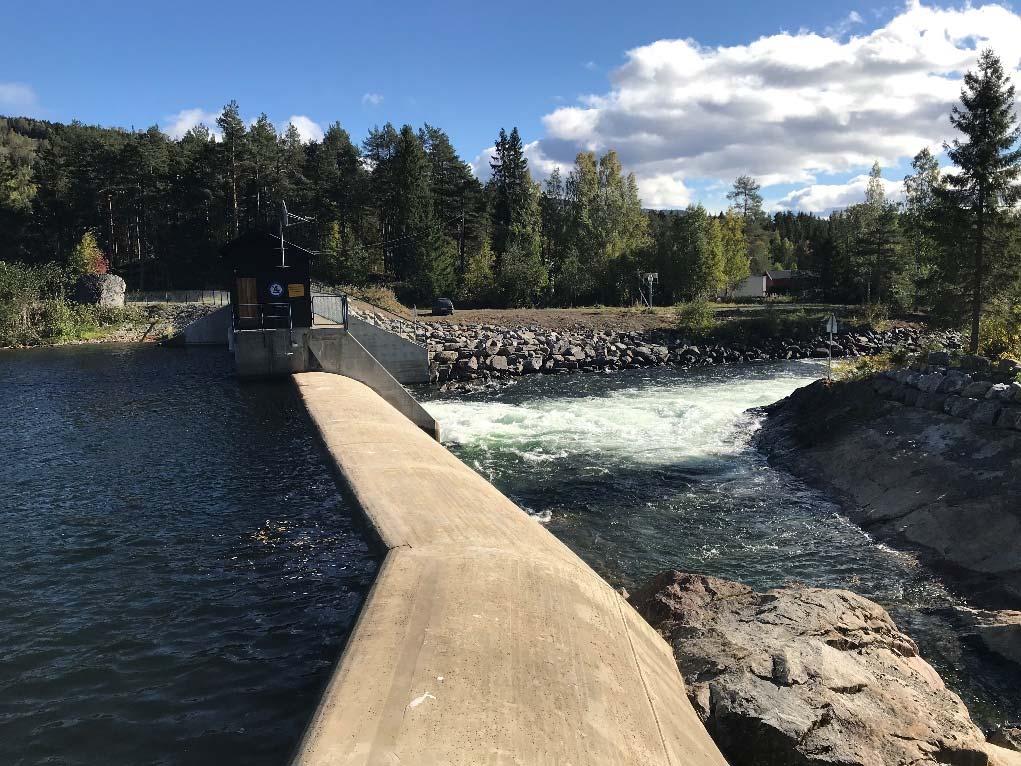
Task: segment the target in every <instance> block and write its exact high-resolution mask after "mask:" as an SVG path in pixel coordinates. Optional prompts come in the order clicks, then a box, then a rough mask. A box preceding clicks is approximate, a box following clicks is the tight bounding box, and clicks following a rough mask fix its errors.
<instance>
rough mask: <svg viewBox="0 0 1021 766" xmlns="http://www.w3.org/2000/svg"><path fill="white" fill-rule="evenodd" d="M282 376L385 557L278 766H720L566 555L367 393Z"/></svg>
mask: <svg viewBox="0 0 1021 766" xmlns="http://www.w3.org/2000/svg"><path fill="white" fill-rule="evenodd" d="M294 380H295V382H296V384H297V386H298V389H299V393H300V395H301V397H302V399H303V401H304V402H305V405H306V406H307V408H308V411H309V414H310V416H311V418H312V421H313V424H314V425H315V427H316V429H317V430H318V432H319V435H320V437H321V439H322V441H323V444H324V445H325V447H326V451H327V454H328V456H329V458H330V460H331V461H332V463H333V464H334V467H335V469H336V470H337V472H338V474H339V475H340V477H341V479H342V480H343V481H344V482H345V483H346V484H347V486H348V488H349V489H350V491H351V493H352V495H353V496H354V497H355V499H356V501H357V502H358V504H359V506H360V508H361V510H362V511H363V512H364V513H365V515H366V517H367V519H368V521H369V522H370V524H371V525H372V528H373V529H374V530H375V532H376V534H377V535H378V536H379V539H380V540H381V541H382V543H383V545H384V547H385V548H386V549H387V555H386V558H385V560H384V562H383V565H382V567H381V570H380V573H379V575H378V577H377V580H376V582H375V584H374V585H373V588H372V591H371V593H370V594H369V597H368V599H367V600H366V603H365V605H364V607H363V609H362V613H361V615H360V616H359V619H358V623H357V625H356V627H355V630H354V632H353V633H352V635H351V638H350V639H349V641H348V644H347V647H346V649H345V651H344V654H343V656H342V657H341V660H340V663H339V665H338V667H337V669H336V671H335V672H334V675H333V678H332V679H331V681H330V683H329V686H328V687H327V689H326V691H325V693H324V695H323V697H322V700H321V702H320V705H319V708H318V710H317V711H316V713H315V715H314V717H313V720H312V722H311V723H310V725H309V727H308V730H307V731H306V733H305V736H304V738H303V740H302V742H301V744H300V747H299V749H298V753H297V755H296V756H295V759H294V763H295V764H300V765H301V766H306V765H308V766H312V765H314V766H325V765H326V764H396V763H401V764H423V765H425V764H454V765H460V764H464V765H465V766H467V765H468V764H577V765H578V766H582V765H588V764H635V765H636V766H637V765H638V764H641V765H642V766H649V765H651V764H663V765H664V766H702V765H703V764H705V765H707V766H708V765H710V764H711V765H712V766H725V761H724V759H723V757H722V756H721V755H720V753H719V751H718V750H717V748H716V746H715V745H714V744H713V742H712V740H711V739H710V738H709V736H708V734H707V733H706V731H705V729H704V728H703V727H702V724H701V723H700V722H699V720H698V717H697V716H696V715H695V712H694V710H693V709H692V707H691V705H690V704H689V702H688V700H687V697H686V695H685V690H684V682H683V680H682V679H681V676H680V673H679V672H678V670H677V666H676V664H675V663H674V659H673V655H672V653H671V650H670V648H669V646H667V644H666V643H665V642H664V641H663V640H662V638H660V636H659V635H658V634H656V632H655V631H654V630H653V629H652V628H651V627H650V626H649V625H648V624H647V623H646V622H645V621H644V620H642V619H641V617H639V616H638V614H637V613H636V612H635V611H634V610H633V609H632V608H631V607H630V605H628V604H627V603H626V602H625V601H624V600H623V599H622V598H621V597H620V596H619V595H618V594H617V593H616V592H615V591H614V590H613V589H612V588H610V587H609V586H608V585H607V584H606V583H605V582H604V581H603V580H602V579H601V578H600V577H599V576H598V575H596V573H595V572H593V571H592V569H590V568H589V567H588V566H587V565H586V564H585V563H584V562H582V561H581V559H579V558H578V557H577V556H576V555H575V554H574V553H573V552H571V551H570V550H569V549H568V548H567V547H566V546H565V545H563V543H561V542H560V541H559V540H557V538H555V537H554V536H553V535H552V534H550V533H549V532H547V531H546V530H545V529H544V528H543V527H542V526H541V525H539V524H538V523H537V522H535V521H534V520H532V519H531V518H529V517H528V516H527V515H526V514H525V513H524V512H522V511H521V510H520V509H519V508H517V507H516V506H515V505H514V504H513V503H512V502H511V501H510V500H508V499H507V498H506V497H504V496H503V495H502V494H501V493H500V492H499V491H498V490H496V488H495V487H493V486H492V485H491V484H489V483H488V482H486V481H485V480H484V479H482V477H480V476H479V475H478V474H476V473H475V472H474V471H472V470H471V469H469V468H468V467H466V466H465V465H464V464H463V463H461V462H460V461H459V460H458V459H457V458H456V457H454V456H453V455H452V454H451V453H450V452H448V451H447V450H446V449H445V448H444V447H443V446H442V445H440V444H439V443H437V442H436V441H435V440H433V439H431V438H429V436H427V435H426V434H425V433H423V432H422V431H421V430H420V429H418V428H416V427H415V426H414V425H413V424H412V423H411V422H410V421H408V420H407V419H406V418H404V417H403V416H402V415H401V414H400V413H398V412H397V411H396V410H395V409H394V408H393V407H391V406H390V405H388V404H387V403H386V402H384V401H383V400H382V399H381V398H380V397H379V396H377V395H376V394H375V393H373V391H372V390H371V389H369V388H368V387H367V386H365V385H363V384H361V383H359V382H357V381H355V380H352V379H350V378H346V377H341V376H338V375H332V374H329V373H302V374H298V375H295V376H294Z"/></svg>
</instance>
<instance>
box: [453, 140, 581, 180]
mask: <svg viewBox="0 0 1021 766" xmlns="http://www.w3.org/2000/svg"><path fill="white" fill-rule="evenodd" d="M522 152H523V153H524V155H525V159H526V160H528V170H529V172H530V173H531V174H532V178H533V179H535V180H536V181H540V182H541V181H544V180H545V179H546V178H548V177H549V176H550V174H551V173H553V170H554V168H557V167H559V168H560V172H561V174H563V175H564V177H565V178H566V176H567V174H568V173H569V172H571V168H572V167H574V157H573V156H572V157H571V161H570V162H561V161H559V160H554V159H552V158H551V157H547V156H546V154H545V153H544V152H543V150H542V142H540V141H532V142H531V143H527V144H525V145H524V146H523V147H522ZM495 153H496V147H495V146H490V147H489V148H487V149H483V150H482V151H481V152H479V153H478V154H477V155H475V159H473V160H472V161H471V162H470V163H468V164H469V166H470V167H471V169H472V172H473V173H474V174H475V177H476V178H478V179H479V180H480V181H487V180H489V176H490V175H491V174H492V168H491V167H490V166H489V163H490V162H491V161H492V159H493V154H495Z"/></svg>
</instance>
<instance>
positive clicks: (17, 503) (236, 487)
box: [0, 344, 377, 766]
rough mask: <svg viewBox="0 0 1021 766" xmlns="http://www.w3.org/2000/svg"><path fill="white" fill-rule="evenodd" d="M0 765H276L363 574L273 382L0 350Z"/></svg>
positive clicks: (85, 355)
mask: <svg viewBox="0 0 1021 766" xmlns="http://www.w3.org/2000/svg"><path fill="white" fill-rule="evenodd" d="M0 392H2V401H3V403H4V418H3V419H2V420H0V487H2V489H3V492H2V496H0V521H2V524H3V534H4V554H3V556H0V763H3V764H26V766H27V765H28V764H33V765H34V764H42V763H53V764H60V765H61V766H65V765H69V764H89V765H90V766H94V765H95V764H104V766H114V765H119V764H124V765H125V766H127V765H128V764H132V765H133V764H142V763H145V764H175V765H176V764H182V765H183V764H189V765H191V764H202V765H205V764H209V765H210V766H212V765H213V764H226V763H237V764H246V765H248V764H266V765H267V766H269V765H271V764H272V766H280V764H283V763H286V762H287V760H288V757H289V755H290V753H291V751H292V750H293V748H294V747H295V745H296V743H297V739H298V737H299V736H300V734H301V731H302V729H303V727H304V726H305V724H306V722H307V721H308V718H309V716H310V715H311V713H312V711H313V709H314V708H315V705H316V703H317V702H318V695H319V691H320V689H321V687H322V686H323V685H324V684H325V682H326V680H327V678H328V677H329V673H330V669H331V667H332V665H333V663H334V661H335V659H336V656H337V654H338V652H339V650H340V648H341V646H342V645H343V642H344V640H345V639H346V637H347V634H348V632H349V630H350V628H351V625H352V623H353V620H354V618H355V616H356V613H357V610H358V608H359V606H360V604H361V602H362V599H363V598H364V595H365V593H366V591H367V589H368V587H369V585H370V584H371V582H372V579H373V577H374V574H375V570H376V566H377V559H376V557H375V555H374V554H373V553H371V552H370V551H369V549H368V548H367V546H366V543H365V541H364V539H363V538H362V536H361V534H360V533H359V532H358V531H357V529H355V528H353V527H352V522H351V513H350V510H349V509H348V508H347V507H346V506H345V504H344V501H343V500H342V499H341V497H340V496H339V495H338V492H337V488H336V485H335V483H334V481H333V478H332V476H331V474H330V473H329V472H328V470H327V469H326V468H325V465H324V463H323V460H322V458H321V457H320V454H319V451H318V445H317V443H316V441H315V438H314V436H313V434H312V431H311V426H310V424H308V423H307V417H306V416H305V414H304V412H303V410H302V408H301V405H300V403H299V402H298V401H297V399H296V397H295V394H294V391H293V388H292V387H291V386H290V384H289V383H287V382H284V383H282V384H279V385H267V384H245V385H239V383H238V381H237V380H236V378H235V377H234V374H233V364H232V361H231V358H230V357H229V356H228V355H227V354H226V353H225V352H224V351H223V350H222V349H218V350H206V349H188V350H185V349H173V350H171V349H161V348H153V347H152V346H137V345H109V344H107V345H100V346H77V347H64V348H57V349H39V350H29V351H16V352H0Z"/></svg>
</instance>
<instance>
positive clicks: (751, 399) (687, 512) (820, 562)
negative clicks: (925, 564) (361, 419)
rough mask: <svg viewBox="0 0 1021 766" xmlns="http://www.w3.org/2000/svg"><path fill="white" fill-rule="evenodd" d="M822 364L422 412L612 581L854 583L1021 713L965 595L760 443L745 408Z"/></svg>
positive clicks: (945, 660) (562, 382) (550, 389)
mask: <svg viewBox="0 0 1021 766" xmlns="http://www.w3.org/2000/svg"><path fill="white" fill-rule="evenodd" d="M824 373H825V366H824V365H821V364H819V363H816V362H810V361H803V362H787V363H772V364H764V365H745V366H728V367H716V368H711V369H705V370H699V371H692V372H684V371H678V370H673V369H657V370H645V371H628V372H624V373H618V374H612V375H597V374H584V375H570V376H533V377H529V378H524V379H522V380H520V381H519V382H518V383H516V384H515V385H512V386H508V387H505V388H500V389H494V390H487V391H483V392H477V393H471V394H465V395H460V396H456V397H455V396H449V395H438V394H437V395H433V398H432V399H431V401H427V402H426V407H427V409H428V410H429V411H430V413H432V414H433V415H434V416H435V417H436V418H437V419H438V420H439V422H440V425H441V428H442V431H443V435H444V439H445V440H446V441H447V443H448V446H449V447H450V448H451V449H452V450H454V452H455V453H456V454H458V455H459V456H460V457H461V459H462V460H464V461H465V462H466V463H468V464H469V465H470V466H472V467H473V468H475V469H476V470H477V471H478V472H479V473H481V474H482V475H483V476H485V477H487V478H488V479H489V480H490V481H492V482H493V483H494V484H496V485H497V486H498V487H500V488H501V489H502V490H503V491H504V492H505V493H507V494H508V495H509V496H510V497H511V498H513V499H514V500H515V501H516V502H517V503H518V504H519V505H520V506H521V507H522V508H524V509H525V510H526V511H528V512H529V513H530V514H532V515H533V516H535V517H536V519H537V520H538V521H540V522H541V523H545V524H546V525H547V526H548V528H549V529H550V531H552V532H553V533H554V534H556V535H557V536H558V537H560V538H561V539H563V540H564V541H565V542H566V543H567V544H568V545H570V546H571V547H572V548H573V549H574V550H575V551H577V552H578V554H579V555H580V556H582V558H584V559H585V560H586V561H588V563H589V564H590V565H592V566H593V568H595V569H596V571H598V572H599V573H600V574H602V575H603V576H604V577H606V578H607V579H608V580H609V581H610V582H612V583H619V584H622V585H625V586H627V587H633V586H635V585H637V584H639V583H641V582H643V581H644V580H645V579H646V578H648V577H649V576H651V575H652V574H655V573H657V572H659V571H662V570H664V569H667V568H677V569H683V570H687V571H696V572H703V573H706V574H712V575H717V576H721V577H727V578H730V579H735V580H740V581H742V582H745V583H748V584H749V585H752V586H753V587H757V588H768V587H775V586H777V585H782V584H784V583H788V582H793V581H799V582H805V583H809V584H812V585H817V586H822V587H841V588H850V589H851V590H854V591H856V592H858V593H861V594H863V595H865V596H867V597H869V598H872V599H875V600H876V601H878V602H880V603H881V604H883V605H884V606H886V607H887V608H888V609H889V610H890V611H891V613H892V614H893V616H894V618H895V619H896V620H897V621H898V623H899V624H900V625H901V627H902V628H903V629H905V630H906V631H907V632H909V633H911V634H912V635H913V637H914V638H915V639H916V641H918V642H919V644H920V646H921V648H922V650H923V654H924V655H925V656H926V657H927V658H928V659H929V660H930V661H931V662H933V664H934V665H936V666H937V668H938V669H939V670H940V672H941V674H943V676H944V678H945V679H946V680H947V682H948V683H949V684H950V685H951V686H953V687H954V688H955V689H956V690H958V691H959V692H960V693H961V694H962V696H963V697H964V698H965V700H966V701H967V702H968V703H969V705H970V706H971V709H972V713H973V715H975V716H976V718H977V719H979V720H981V721H983V722H986V723H993V722H999V721H1002V720H1004V719H1010V718H1015V719H1016V718H1017V717H1018V716H1019V714H1021V699H1019V698H1018V693H1017V691H1016V689H1017V688H1018V686H1017V683H1018V681H1019V680H1021V679H1019V675H1021V674H1017V673H1014V672H1011V671H1009V670H1007V669H1005V668H1002V667H992V666H991V665H990V664H989V660H988V658H984V657H981V656H980V655H979V654H978V653H977V652H975V651H974V650H973V649H972V648H970V647H969V646H968V645H967V642H965V641H962V640H961V639H960V638H959V637H958V636H957V635H956V634H955V632H954V629H953V627H952V625H951V623H950V620H949V618H948V616H947V615H948V613H949V610H950V609H951V608H952V607H953V606H954V605H955V604H957V603H959V602H958V600H957V599H956V598H955V597H954V596H953V595H952V594H951V593H949V592H948V591H947V589H946V588H945V587H944V586H943V585H942V584H941V583H940V582H939V581H938V580H937V579H936V578H934V577H932V576H931V575H930V574H929V573H928V572H927V571H926V570H925V569H924V568H922V567H920V566H919V565H918V563H917V561H916V560H915V559H914V557H913V556H911V555H910V554H905V553H902V552H898V551H895V550H893V549H891V548H889V547H887V546H884V545H880V544H877V543H876V542H875V541H874V540H872V538H871V537H870V536H869V535H867V534H866V533H864V532H863V531H862V530H861V529H860V528H859V527H858V526H856V525H855V524H853V523H852V522H850V521H849V520H848V519H847V518H845V517H844V516H843V515H842V514H841V513H840V509H839V507H838V506H837V505H835V504H834V503H833V502H831V501H830V500H829V499H828V498H826V497H825V496H824V495H822V494H821V493H819V492H817V491H815V490H813V489H811V488H809V487H807V486H806V485H805V484H804V483H802V482H801V481H799V480H797V479H796V478H794V477H792V476H790V475H788V474H786V473H784V472H782V471H777V470H774V469H772V468H771V467H769V466H768V465H767V464H766V462H765V460H764V459H763V458H762V456H761V455H759V454H758V453H757V452H756V451H755V450H754V449H753V448H752V447H751V446H750V439H751V436H752V434H753V433H754V431H755V430H756V429H757V428H758V427H759V426H760V424H761V415H760V414H757V413H754V412H748V410H749V409H750V408H755V407H759V406H762V405H765V404H769V403H771V402H774V401H777V400H779V399H781V398H783V397H784V396H787V395H788V394H789V393H791V392H792V391H793V390H794V389H796V388H798V387H800V386H803V385H806V384H808V383H810V382H812V381H813V380H815V379H817V378H819V377H820V376H822V375H823V374H824Z"/></svg>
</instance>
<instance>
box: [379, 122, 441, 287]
mask: <svg viewBox="0 0 1021 766" xmlns="http://www.w3.org/2000/svg"><path fill="white" fill-rule="evenodd" d="M392 177H393V181H394V188H395V192H396V194H395V197H394V224H395V233H396V234H397V236H398V238H399V239H398V241H397V242H395V244H394V272H395V274H396V276H397V278H398V279H399V280H401V281H402V282H403V283H404V285H405V288H404V293H405V297H406V298H411V299H412V300H416V301H430V300H432V299H433V298H435V297H438V296H441V295H449V294H450V293H452V292H453V288H454V268H455V262H456V250H455V248H454V247H453V245H452V243H450V242H449V241H445V240H444V238H443V234H442V232H441V231H440V227H439V223H438V221H437V220H436V217H435V211H434V208H433V199H432V190H431V188H430V174H429V158H428V156H427V155H426V152H425V148H424V147H423V145H422V141H421V140H420V139H419V137H418V135H417V134H416V133H415V131H414V129H413V128H412V127H411V126H410V125H405V126H404V127H403V128H401V132H400V134H399V135H398V138H397V144H396V149H395V153H394V156H393V176H392Z"/></svg>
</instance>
